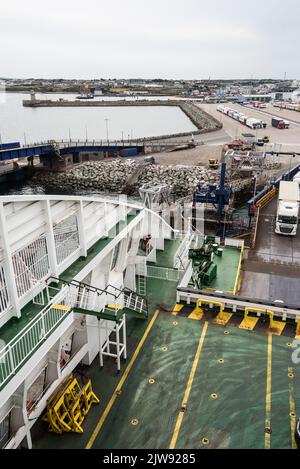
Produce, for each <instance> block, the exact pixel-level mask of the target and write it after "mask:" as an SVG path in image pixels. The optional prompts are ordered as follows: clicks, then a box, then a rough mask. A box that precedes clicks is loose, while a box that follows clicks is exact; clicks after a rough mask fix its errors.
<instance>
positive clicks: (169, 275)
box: [147, 265, 184, 282]
mask: <svg viewBox="0 0 300 469" xmlns="http://www.w3.org/2000/svg"><path fill="white" fill-rule="evenodd" d="M183 273H184V271H183V270H174V269H167V268H164V267H156V266H152V265H151V266H150V265H148V266H147V277H150V278H155V279H160V280H169V281H170V282H178V281H179V280H180V279H181V277H182V275H183Z"/></svg>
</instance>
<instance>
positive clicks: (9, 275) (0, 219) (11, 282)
mask: <svg viewBox="0 0 300 469" xmlns="http://www.w3.org/2000/svg"><path fill="white" fill-rule="evenodd" d="M0 235H1V238H2V243H3V248H4V249H3V250H4V257H5V276H6V280H7V288H8V291H9V299H10V302H11V305H12V306H13V308H14V309H15V313H16V316H17V317H18V318H19V317H20V316H21V308H20V303H19V296H18V289H17V284H16V277H15V272H14V266H13V261H12V252H11V248H10V243H9V237H8V231H7V226H6V219H5V214H4V204H3V202H0Z"/></svg>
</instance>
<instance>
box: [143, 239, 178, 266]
mask: <svg viewBox="0 0 300 469" xmlns="http://www.w3.org/2000/svg"><path fill="white" fill-rule="evenodd" d="M181 243H182V240H181V239H176V240H171V239H165V245H164V250H163V251H159V250H158V251H157V252H156V262H155V263H153V262H149V264H150V265H156V266H158V267H166V268H169V269H172V268H173V263H174V255H175V254H176V251H177V249H178V248H179V246H180V244H181Z"/></svg>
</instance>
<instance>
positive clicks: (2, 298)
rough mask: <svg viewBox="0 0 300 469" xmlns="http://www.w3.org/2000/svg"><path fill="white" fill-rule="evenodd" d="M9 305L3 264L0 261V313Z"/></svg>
mask: <svg viewBox="0 0 300 469" xmlns="http://www.w3.org/2000/svg"><path fill="white" fill-rule="evenodd" d="M9 307H10V298H9V293H8V289H7V282H6V276H5V270H4V265H3V264H2V263H0V313H4V312H5V311H7V310H8V309H9Z"/></svg>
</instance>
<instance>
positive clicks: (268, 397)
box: [265, 334, 273, 449]
mask: <svg viewBox="0 0 300 469" xmlns="http://www.w3.org/2000/svg"><path fill="white" fill-rule="evenodd" d="M272 337H273V336H272V334H268V365H267V388H266V421H265V428H270V429H271V383H272V378H271V375H272ZM270 447H271V435H270V433H267V432H266V433H265V449H270Z"/></svg>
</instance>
